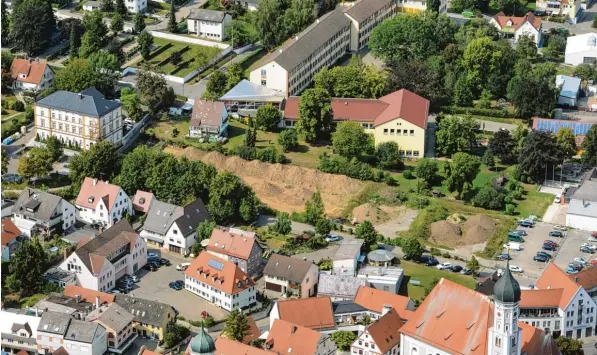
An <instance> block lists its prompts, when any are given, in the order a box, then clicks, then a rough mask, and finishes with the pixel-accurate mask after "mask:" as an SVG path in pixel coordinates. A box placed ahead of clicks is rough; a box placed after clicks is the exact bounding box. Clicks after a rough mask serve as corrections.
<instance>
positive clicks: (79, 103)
mask: <svg viewBox="0 0 597 355" xmlns="http://www.w3.org/2000/svg"><path fill="white" fill-rule="evenodd" d="M36 105H38V106H43V107H49V108H55V109H59V110H64V111H68V112H74V113H78V114H81V115H85V116H92V117H101V116H103V115H105V114H107V113H108V112H111V111H114V110H115V109H117V108H118V107H120V103H119V102H116V101H111V100H106V99H103V98H99V97H93V96H90V95H83V94H77V93H74V92H70V91H56V92H55V93H53V94H52V95H50V96H48V97H45V98H43V99H41V100H39V101H37V103H36Z"/></svg>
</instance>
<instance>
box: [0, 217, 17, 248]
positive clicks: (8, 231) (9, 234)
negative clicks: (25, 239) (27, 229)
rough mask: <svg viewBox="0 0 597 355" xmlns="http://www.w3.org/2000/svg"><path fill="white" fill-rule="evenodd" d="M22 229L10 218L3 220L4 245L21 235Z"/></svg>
mask: <svg viewBox="0 0 597 355" xmlns="http://www.w3.org/2000/svg"><path fill="white" fill-rule="evenodd" d="M21 234H22V233H21V230H20V229H19V228H18V227H17V226H15V224H14V223H13V221H11V220H10V219H8V218H7V219H3V220H2V239H1V241H2V245H7V244H8V243H10V242H12V241H13V240H15V239H17V237H18V236H20V235H21Z"/></svg>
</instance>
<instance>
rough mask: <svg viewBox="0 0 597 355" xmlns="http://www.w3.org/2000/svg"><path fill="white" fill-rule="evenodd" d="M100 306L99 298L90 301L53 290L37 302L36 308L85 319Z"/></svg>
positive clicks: (40, 310) (41, 310) (39, 310)
mask: <svg viewBox="0 0 597 355" xmlns="http://www.w3.org/2000/svg"><path fill="white" fill-rule="evenodd" d="M100 306H101V305H100V302H99V300H96V301H94V300H91V302H88V301H86V300H83V299H81V296H80V295H75V296H73V297H71V296H67V295H64V294H61V293H57V292H52V293H50V294H49V295H47V296H46V297H44V298H43V299H41V300H40V301H39V302H37V303H36V304H35V306H34V308H35V309H36V310H37V311H38V312H42V313H43V312H56V313H62V314H68V315H70V316H71V317H73V318H75V319H80V320H85V318H86V317H87V316H88V315H89V314H91V313H92V312H93V311H94V310H96V309H99V308H100Z"/></svg>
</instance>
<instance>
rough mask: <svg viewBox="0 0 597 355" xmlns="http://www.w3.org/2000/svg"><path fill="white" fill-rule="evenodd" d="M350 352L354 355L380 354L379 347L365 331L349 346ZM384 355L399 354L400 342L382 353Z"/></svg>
mask: <svg viewBox="0 0 597 355" xmlns="http://www.w3.org/2000/svg"><path fill="white" fill-rule="evenodd" d="M395 336H398V335H397V334H396V335H395ZM350 352H351V353H352V354H355V355H363V354H370V355H377V354H381V352H380V349H379V345H378V344H376V343H375V340H373V337H371V335H370V334H369V332H368V331H367V330H365V331H364V332H363V333H361V335H359V337H358V338H357V339H356V340H355V341H354V343H352V345H351V346H350ZM384 354H385V355H398V354H400V342H398V343H397V344H396V345H394V346H393V347H391V348H390V349H388V351H386V352H385V353H384Z"/></svg>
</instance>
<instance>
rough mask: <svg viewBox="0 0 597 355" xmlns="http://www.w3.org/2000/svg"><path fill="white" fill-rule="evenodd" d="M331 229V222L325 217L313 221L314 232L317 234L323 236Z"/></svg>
mask: <svg viewBox="0 0 597 355" xmlns="http://www.w3.org/2000/svg"><path fill="white" fill-rule="evenodd" d="M331 231H332V223H331V222H330V221H328V220H327V219H325V218H321V219H319V220H318V221H317V222H316V223H315V233H317V234H318V235H320V236H322V237H325V236H327V235H328V234H330V232H331Z"/></svg>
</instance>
